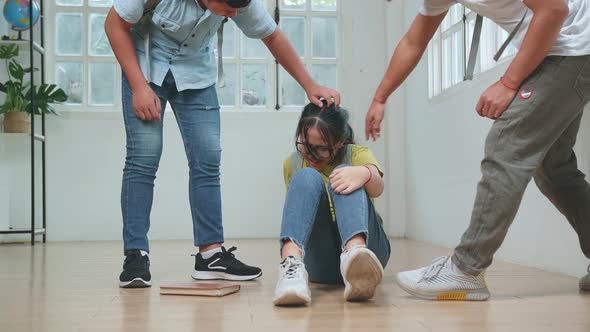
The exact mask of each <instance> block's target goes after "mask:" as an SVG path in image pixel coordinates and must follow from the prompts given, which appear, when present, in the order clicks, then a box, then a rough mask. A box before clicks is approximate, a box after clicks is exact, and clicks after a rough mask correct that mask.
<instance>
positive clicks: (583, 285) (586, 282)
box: [580, 265, 590, 292]
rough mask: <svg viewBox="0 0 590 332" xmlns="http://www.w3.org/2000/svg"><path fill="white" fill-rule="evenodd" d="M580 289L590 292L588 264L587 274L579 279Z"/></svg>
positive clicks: (589, 266)
mask: <svg viewBox="0 0 590 332" xmlns="http://www.w3.org/2000/svg"><path fill="white" fill-rule="evenodd" d="M580 289H581V290H583V291H587V292H590V265H588V274H587V275H586V276H585V277H583V278H582V279H580Z"/></svg>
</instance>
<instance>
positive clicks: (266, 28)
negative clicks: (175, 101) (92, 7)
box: [113, 0, 277, 91]
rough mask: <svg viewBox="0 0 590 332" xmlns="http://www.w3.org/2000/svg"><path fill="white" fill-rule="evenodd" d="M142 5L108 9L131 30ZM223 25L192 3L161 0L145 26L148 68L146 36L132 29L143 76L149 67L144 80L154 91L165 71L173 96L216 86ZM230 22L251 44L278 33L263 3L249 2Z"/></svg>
mask: <svg viewBox="0 0 590 332" xmlns="http://www.w3.org/2000/svg"><path fill="white" fill-rule="evenodd" d="M145 2H146V0H114V3H113V7H114V8H115V11H116V12H117V13H118V14H119V16H120V17H121V18H122V19H123V20H125V21H126V22H128V23H131V24H135V23H137V22H138V21H139V19H140V18H141V16H142V15H143V7H144V3H145ZM223 19H224V17H223V16H217V15H214V14H213V13H211V12H210V11H209V10H203V9H202V8H201V7H200V6H199V4H198V3H197V1H196V0H162V1H161V2H160V3H159V4H158V6H157V7H156V9H155V11H154V14H153V17H152V21H151V22H150V26H149V32H148V33H149V36H150V47H149V51H150V54H149V58H150V63H149V64H147V63H146V62H147V60H146V57H145V46H144V38H145V36H143V35H142V34H141V33H139V32H138V31H137V29H132V38H133V40H134V42H135V50H136V52H137V58H138V62H139V65H140V67H141V70H142V72H143V73H144V76H145V75H146V73H147V72H148V71H146V68H147V66H148V65H149V66H150V70H149V74H150V77H149V80H150V81H151V82H153V83H155V84H157V85H159V86H161V85H162V82H163V81H164V77H166V74H167V73H168V71H169V70H171V71H172V75H174V79H175V81H176V87H177V89H178V91H182V90H186V89H203V88H206V87H209V86H211V85H213V84H215V81H216V80H217V60H216V58H215V53H214V49H213V47H212V45H213V42H214V40H213V39H214V38H213V37H214V36H215V33H216V32H217V29H219V27H220V26H221V23H222V21H223ZM232 19H233V20H234V22H235V23H236V25H237V26H238V28H239V29H240V30H242V32H244V34H245V35H246V36H247V37H249V38H254V39H262V38H265V37H267V36H269V35H270V34H272V33H273V32H274V31H275V29H276V27H277V25H276V23H275V22H274V20H273V19H272V17H271V16H270V15H269V14H268V12H267V11H266V8H265V5H264V0H252V2H251V3H250V4H249V5H248V6H247V7H244V8H242V9H240V10H238V14H237V16H236V17H233V18H232Z"/></svg>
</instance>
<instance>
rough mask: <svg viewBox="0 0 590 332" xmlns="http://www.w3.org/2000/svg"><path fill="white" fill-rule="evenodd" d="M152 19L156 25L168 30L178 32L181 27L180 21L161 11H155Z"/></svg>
mask: <svg viewBox="0 0 590 332" xmlns="http://www.w3.org/2000/svg"><path fill="white" fill-rule="evenodd" d="M152 21H153V22H154V24H155V25H156V26H158V27H160V29H162V30H163V31H166V32H177V31H178V29H180V24H179V23H178V21H175V20H172V19H169V18H167V17H165V16H163V15H161V14H159V13H154V16H153V17H152Z"/></svg>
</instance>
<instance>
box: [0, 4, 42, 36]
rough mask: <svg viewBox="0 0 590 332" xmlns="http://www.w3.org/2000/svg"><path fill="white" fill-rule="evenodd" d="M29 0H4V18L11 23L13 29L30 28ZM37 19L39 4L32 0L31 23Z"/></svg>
mask: <svg viewBox="0 0 590 332" xmlns="http://www.w3.org/2000/svg"><path fill="white" fill-rule="evenodd" d="M29 3H30V0H6V3H4V10H3V13H4V18H5V19H6V21H7V22H8V23H10V24H11V25H12V29H13V30H17V31H22V30H27V29H29V28H31V22H30V16H29ZM38 19H39V4H37V2H36V1H34V0H33V24H35V23H37V20H38Z"/></svg>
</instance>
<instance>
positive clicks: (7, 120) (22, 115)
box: [4, 112, 31, 134]
mask: <svg viewBox="0 0 590 332" xmlns="http://www.w3.org/2000/svg"><path fill="white" fill-rule="evenodd" d="M30 128H31V120H30V118H29V113H27V112H7V113H4V132H5V133H25V134H28V133H29V132H30Z"/></svg>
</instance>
